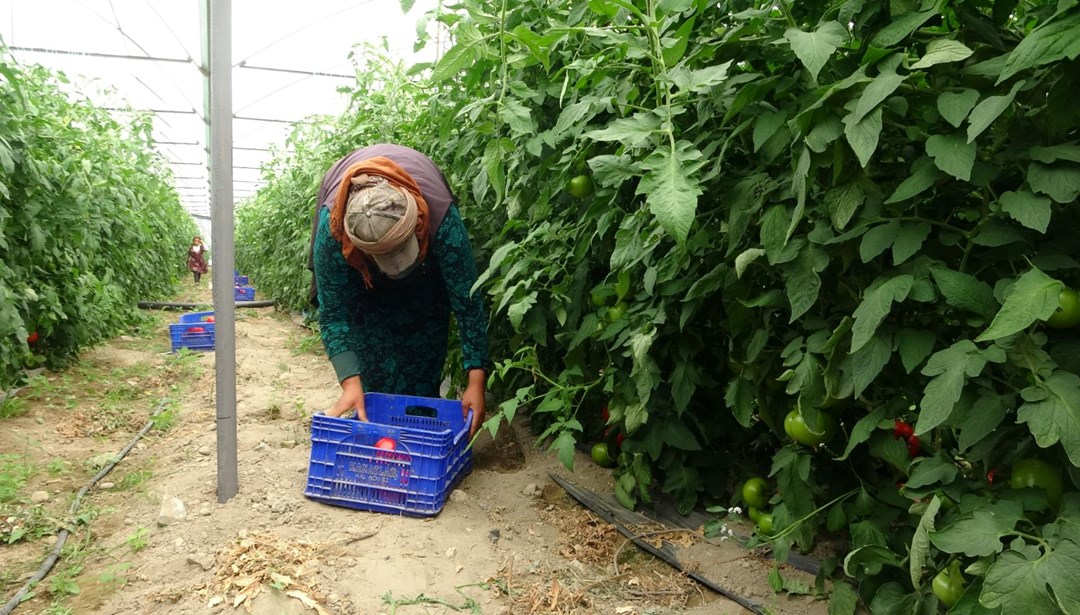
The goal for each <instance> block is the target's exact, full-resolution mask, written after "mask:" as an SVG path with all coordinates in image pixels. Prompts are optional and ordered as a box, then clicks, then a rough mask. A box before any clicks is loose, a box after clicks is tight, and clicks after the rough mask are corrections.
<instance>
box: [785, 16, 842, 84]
mask: <svg viewBox="0 0 1080 615" xmlns="http://www.w3.org/2000/svg"><path fill="white" fill-rule="evenodd" d="M847 36H848V31H847V28H845V27H844V26H842V25H840V23H838V22H835V21H827V22H825V23H823V24H821V25H820V26H818V29H817V30H815V31H814V32H804V31H802V30H799V29H798V28H788V29H787V31H786V32H784V38H785V39H787V41H788V43H789V44H790V45H791V50H792V51H794V52H795V56H796V57H798V58H799V61H800V62H802V63H803V66H805V67H806V70H808V71H810V78H811V79H812V80H814V81H817V78H818V73H819V72H821V69H822V67H824V66H825V63H826V62H828V61H829V57H830V56H832V54H833V52H835V51H836V48H837V47H839V46H840V45H841V44H843V42H844V39H845V38H847Z"/></svg>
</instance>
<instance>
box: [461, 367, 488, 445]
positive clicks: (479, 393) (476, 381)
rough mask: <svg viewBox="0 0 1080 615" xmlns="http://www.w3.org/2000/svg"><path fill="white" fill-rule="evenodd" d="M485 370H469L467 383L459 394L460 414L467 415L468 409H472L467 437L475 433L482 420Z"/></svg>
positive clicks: (485, 379)
mask: <svg viewBox="0 0 1080 615" xmlns="http://www.w3.org/2000/svg"><path fill="white" fill-rule="evenodd" d="M486 381H487V372H486V371H484V370H482V369H471V370H469V385H468V386H467V387H465V392H464V393H462V394H461V414H462V416H464V417H465V418H468V417H469V410H470V409H471V410H472V411H473V416H472V425H471V426H469V437H470V438H472V437H473V436H475V435H476V432H477V430H479V429H480V425H481V424H482V423H483V422H484V402H485V400H484V394H485V383H486Z"/></svg>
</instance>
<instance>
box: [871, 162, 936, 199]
mask: <svg viewBox="0 0 1080 615" xmlns="http://www.w3.org/2000/svg"><path fill="white" fill-rule="evenodd" d="M943 177H945V174H944V173H942V172H941V171H940V170H938V168H937V166H935V165H934V161H933V160H932V159H931V158H930V157H928V156H922V157H920V158H919V159H918V160H916V161H915V162H914V163H912V165H911V175H909V176H907V177H906V178H905V179H904V181H902V182H900V185H899V186H897V187H896V190H894V191H893V193H892V195H890V196H889V198H888V199H886V200H885V204H886V205H888V204H891V203H899V202H901V201H906V200H908V199H910V198H914V197H916V196H918V195H920V194H922V193H923V192H924V191H925V190H926V189H927V188H929V187H931V186H933V185H934V184H935V183H937V181H938V180H940V179H941V178H943Z"/></svg>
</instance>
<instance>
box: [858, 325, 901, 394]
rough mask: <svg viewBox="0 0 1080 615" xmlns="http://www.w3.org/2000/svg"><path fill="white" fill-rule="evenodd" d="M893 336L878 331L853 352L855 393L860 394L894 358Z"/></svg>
mask: <svg viewBox="0 0 1080 615" xmlns="http://www.w3.org/2000/svg"><path fill="white" fill-rule="evenodd" d="M891 338H892V336H891V335H889V334H887V333H884V332H882V331H878V332H877V333H875V334H874V337H872V338H870V341H869V342H868V343H866V344H864V345H863V346H862V348H859V349H858V350H857V351H855V352H854V353H852V380H853V385H854V391H853V393H854V394H855V395H856V396H858V395H861V394H862V392H863V391H865V390H866V389H867V387H869V386H870V383H872V382H873V381H874V379H875V378H877V377H878V374H880V373H881V370H882V369H884V368H885V366H886V365H888V363H889V360H890V359H892V354H893V348H892V339H891Z"/></svg>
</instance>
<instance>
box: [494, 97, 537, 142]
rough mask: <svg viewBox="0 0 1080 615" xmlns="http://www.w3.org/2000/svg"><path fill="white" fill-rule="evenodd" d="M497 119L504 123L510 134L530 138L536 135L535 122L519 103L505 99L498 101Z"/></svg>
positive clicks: (527, 110) (526, 109) (525, 108)
mask: <svg viewBox="0 0 1080 615" xmlns="http://www.w3.org/2000/svg"><path fill="white" fill-rule="evenodd" d="M499 102H500V104H499V119H501V120H502V121H504V122H506V125H507V126H509V127H510V132H511V133H512V134H515V135H518V136H521V135H526V136H532V135H533V134H536V120H535V119H534V118H533V116H532V114H531V113H530V112H529V109H528V108H527V107H525V105H523V104H521V101H518V100H516V99H513V98H510V97H505V98H503V99H502V100H500V101H499Z"/></svg>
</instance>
